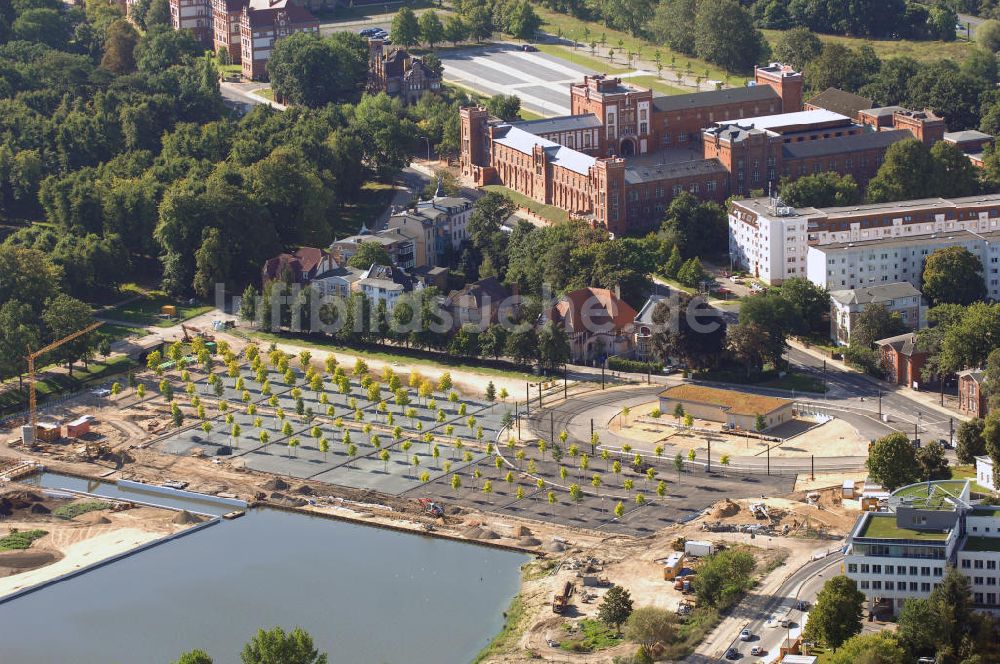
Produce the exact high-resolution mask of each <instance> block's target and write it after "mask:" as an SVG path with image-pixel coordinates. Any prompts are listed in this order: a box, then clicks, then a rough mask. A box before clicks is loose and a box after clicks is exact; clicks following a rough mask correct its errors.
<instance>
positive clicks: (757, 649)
mask: <svg viewBox="0 0 1000 664" xmlns="http://www.w3.org/2000/svg"><path fill="white" fill-rule="evenodd" d="M750 654H751V655H753V656H754V657H760V656H761V655H766V654H767V651H766V650H764V649H763V648H761V647H760V646H754V647H753V648H750Z"/></svg>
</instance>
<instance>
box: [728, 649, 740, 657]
mask: <svg viewBox="0 0 1000 664" xmlns="http://www.w3.org/2000/svg"><path fill="white" fill-rule="evenodd" d="M739 658H740V651H739V650H737V649H736V648H730V649H729V650H727V651H726V659H739Z"/></svg>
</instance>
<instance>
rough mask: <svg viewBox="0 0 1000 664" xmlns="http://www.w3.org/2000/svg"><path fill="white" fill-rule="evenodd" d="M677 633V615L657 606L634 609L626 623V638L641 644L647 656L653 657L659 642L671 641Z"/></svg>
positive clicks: (641, 648)
mask: <svg viewBox="0 0 1000 664" xmlns="http://www.w3.org/2000/svg"><path fill="white" fill-rule="evenodd" d="M676 634H677V616H676V614H674V613H673V612H671V611H667V610H666V609H661V608H658V607H655V606H643V607H639V608H638V609H636V610H634V611H633V612H632V614H631V615H630V616H629V617H628V621H627V622H626V623H625V638H627V639H628V640H629V641H634V642H635V643H638V644H639V648H640V650H641V651H642V652H643V653H644V654H645V656H646V657H648V658H650V660H651V659H652V656H653V648H654V647H655V646H656V644H657V643H671V642H672V641H673V640H674V637H675V636H676Z"/></svg>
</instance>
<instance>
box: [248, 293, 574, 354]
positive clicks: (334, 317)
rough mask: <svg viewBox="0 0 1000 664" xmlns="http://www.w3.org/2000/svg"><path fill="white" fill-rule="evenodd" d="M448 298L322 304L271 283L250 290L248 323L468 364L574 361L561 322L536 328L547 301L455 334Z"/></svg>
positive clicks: (339, 299) (355, 298)
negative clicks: (471, 360)
mask: <svg viewBox="0 0 1000 664" xmlns="http://www.w3.org/2000/svg"><path fill="white" fill-rule="evenodd" d="M440 301H441V296H440V293H439V292H438V290H437V289H436V288H434V287H427V288H424V289H422V290H418V291H413V292H410V293H405V294H403V295H401V296H400V297H399V298H398V299H397V300H396V301H395V303H394V305H393V307H392V309H391V310H390V309H389V307H388V305H387V304H386V301H385V300H384V299H379V300H377V301H376V302H375V303H374V304H373V303H372V301H371V300H370V299H369V298H368V297H367V296H366V295H365V294H364V293H360V292H355V293H352V294H351V295H350V296H347V297H345V296H341V295H336V296H330V297H326V298H321V297H319V296H318V294H317V293H316V292H315V291H314V290H313V289H312V288H311V287H309V286H305V287H303V288H301V289H300V288H298V286H297V285H292V284H290V283H287V282H283V281H280V280H276V281H270V282H268V283H267V285H266V286H265V287H264V290H263V293H260V294H259V293H258V292H257V291H256V289H254V287H253V286H252V285H251V286H247V288H246V290H245V291H244V293H243V295H242V297H241V300H240V302H241V308H240V315H241V317H242V318H243V319H244V320H246V321H248V322H252V323H255V324H256V325H257V326H258V327H259V328H260V329H262V330H269V331H293V332H302V333H323V334H328V335H331V336H332V337H333V338H334V339H336V340H337V341H338V342H340V343H343V344H346V345H350V346H355V347H357V346H363V345H366V344H379V345H382V344H387V343H391V344H394V345H397V346H402V347H405V348H413V349H417V350H429V351H438V352H446V353H448V354H449V355H452V356H455V357H463V358H482V359H492V360H500V359H509V360H511V361H513V362H514V363H515V364H518V365H521V366H533V365H538V366H540V367H541V368H542V369H544V370H545V371H555V370H556V369H558V368H560V367H561V366H562V365H563V364H564V363H565V362H567V361H568V360H569V355H570V348H569V339H568V337H567V335H566V331H565V329H564V328H563V326H562V325H561V324H556V323H554V322H552V321H547V322H545V323H544V324H543V325H536V321H538V320H539V318H540V317H541V316H542V314H543V313H544V311H543V309H544V307H545V304H544V302H543V301H542V300H541V299H540V298H538V297H534V296H526V297H524V298H523V299H522V300H521V302H520V303H519V305H518V306H517V307H516V309H515V310H514V311H513V312H512V313H513V314H514V315H513V317H512V318H511V320H509V321H504V322H503V324H499V323H498V324H493V325H489V326H487V327H485V328H484V329H482V328H479V327H477V326H471V325H465V326H462V327H460V328H459V329H457V330H454V329H453V327H452V326H451V325H450V322H449V323H446V322H445V321H444V318H443V316H444V315H445V312H443V311H442V309H441V308H440V306H441V305H440Z"/></svg>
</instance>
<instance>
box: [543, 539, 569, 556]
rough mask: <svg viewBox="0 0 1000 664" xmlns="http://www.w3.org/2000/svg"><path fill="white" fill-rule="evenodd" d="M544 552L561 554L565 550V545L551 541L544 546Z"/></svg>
mask: <svg viewBox="0 0 1000 664" xmlns="http://www.w3.org/2000/svg"><path fill="white" fill-rule="evenodd" d="M545 550H546V551H548V552H549V553H562V552H563V551H565V550H566V545H565V544H563V543H562V542H556V541H552V542H549V543H548V544H546V545H545Z"/></svg>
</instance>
